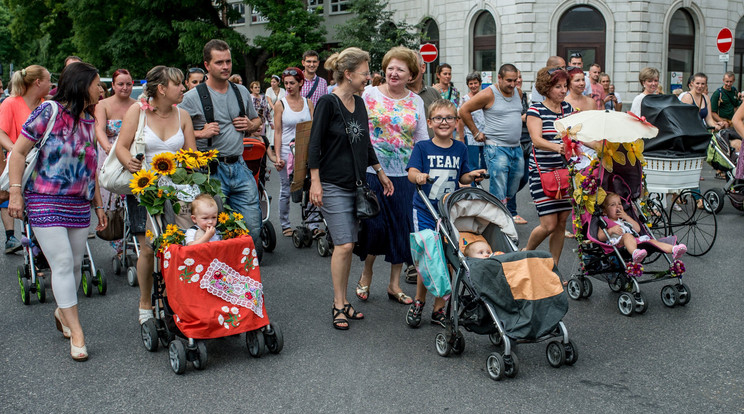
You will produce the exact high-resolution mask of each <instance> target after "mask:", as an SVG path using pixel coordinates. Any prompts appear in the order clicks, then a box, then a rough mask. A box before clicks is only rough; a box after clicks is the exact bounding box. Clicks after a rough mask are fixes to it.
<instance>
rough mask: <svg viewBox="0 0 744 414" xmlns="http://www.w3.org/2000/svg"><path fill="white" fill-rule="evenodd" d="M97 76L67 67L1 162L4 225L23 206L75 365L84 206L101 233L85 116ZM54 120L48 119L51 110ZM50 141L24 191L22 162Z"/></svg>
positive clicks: (89, 118)
mask: <svg viewBox="0 0 744 414" xmlns="http://www.w3.org/2000/svg"><path fill="white" fill-rule="evenodd" d="M99 82H100V78H99V77H98V71H97V70H96V68H94V67H93V66H91V65H89V64H87V63H81V62H78V63H72V64H70V65H68V66H67V67H65V69H64V70H63V71H62V74H61V75H60V79H59V87H58V88H57V93H56V94H55V95H54V97H53V98H52V100H51V101H47V102H45V103H43V104H41V105H39V107H38V108H36V110H34V112H33V113H32V114H31V116H30V117H29V118H28V121H26V123H25V124H24V126H23V129H22V130H21V135H20V136H19V137H18V141H16V144H15V146H14V147H13V152H12V153H11V156H10V161H9V164H10V165H9V169H8V171H9V174H8V175H9V181H10V204H9V206H8V212H9V213H10V215H11V217H14V218H18V219H21V218H23V210H24V198H25V208H26V212H27V216H28V221H29V224H31V228H32V229H33V231H34V234H35V235H36V239H37V241H38V242H39V245H40V246H41V250H42V251H43V252H44V256H45V257H46V259H47V261H48V262H49V265H50V267H51V269H52V290H53V292H54V299H55V300H56V301H57V306H58V308H57V309H56V310H55V311H54V318H55V322H56V324H57V329H59V331H60V332H62V334H63V335H64V336H65V337H66V338H70V354H71V356H72V358H73V359H74V360H76V361H85V360H86V359H88V351H87V349H86V347H85V337H84V335H83V328H82V327H81V326H80V320H79V318H78V307H77V289H78V286H79V285H80V279H81V265H82V261H83V253H84V252H85V242H86V239H87V238H88V226H89V225H90V209H91V205H93V206H95V211H96V216H98V226H97V227H96V230H103V229H104V228H105V227H106V224H107V223H106V215H105V214H104V212H103V207H102V206H101V204H102V203H101V194H100V193H99V191H98V185H97V183H96V165H97V154H96V136H95V131H94V125H95V118H94V117H93V109H94V107H95V105H96V103H98V98H99V96H100V94H101V92H102V91H101V89H100V87H99V86H98V84H99ZM53 105H54V106H56V107H57V115H56V116H55V117H52V106H53ZM50 122H52V123H54V126H53V127H52V130H51V133H50V135H49V137H48V138H47V140H46V142H45V143H44V145H43V146H42V147H41V148H40V149H39V157H38V162H37V164H36V170H35V171H34V172H33V173H32V174H31V177H30V178H29V180H28V183H26V189H25V193H21V190H22V189H23V185H22V183H21V177H22V175H23V169H24V164H25V162H24V161H25V158H26V154H28V152H29V151H30V150H31V148H32V147H34V146H35V145H38V144H39V143H40V141H41V140H42V138H43V137H44V132H45V131H46V129H47V125H48V124H49V123H50Z"/></svg>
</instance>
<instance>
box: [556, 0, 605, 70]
mask: <svg viewBox="0 0 744 414" xmlns="http://www.w3.org/2000/svg"><path fill="white" fill-rule="evenodd" d="M606 26H607V25H606V23H605V19H604V17H603V16H602V14H601V13H600V12H599V11H597V9H595V8H594V7H589V6H576V7H572V8H570V9H568V10H567V11H566V12H565V13H563V16H561V19H560V20H559V21H558V56H562V57H563V58H564V59H566V63H568V61H569V60H570V59H569V56H570V55H572V54H574V53H581V56H582V57H583V59H582V60H583V62H584V70H589V67H590V66H591V65H592V63H599V65H600V66H601V67H602V69H603V70H604V69H605V68H606V67H605V39H606V37H607V36H606Z"/></svg>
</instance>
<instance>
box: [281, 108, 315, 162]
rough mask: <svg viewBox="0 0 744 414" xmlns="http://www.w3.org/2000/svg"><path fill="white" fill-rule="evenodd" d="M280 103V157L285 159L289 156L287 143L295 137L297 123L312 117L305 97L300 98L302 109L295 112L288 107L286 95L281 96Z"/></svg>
mask: <svg viewBox="0 0 744 414" xmlns="http://www.w3.org/2000/svg"><path fill="white" fill-rule="evenodd" d="M282 104H283V105H284V111H283V112H282V153H281V157H282V159H283V160H286V159H287V157H288V156H289V143H290V142H292V140H294V139H295V133H296V132H297V124H299V123H300V122H306V121H310V120H312V119H313V118H312V117H311V116H310V107H309V106H308V105H307V98H302V109H301V110H300V111H299V112H295V111H293V110H292V108H290V107H289V102H287V97H286V96H285V97H284V98H282Z"/></svg>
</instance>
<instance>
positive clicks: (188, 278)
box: [164, 257, 204, 283]
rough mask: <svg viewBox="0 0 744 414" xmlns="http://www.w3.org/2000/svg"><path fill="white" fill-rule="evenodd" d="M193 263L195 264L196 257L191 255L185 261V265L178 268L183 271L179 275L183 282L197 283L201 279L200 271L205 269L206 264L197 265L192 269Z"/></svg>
mask: <svg viewBox="0 0 744 414" xmlns="http://www.w3.org/2000/svg"><path fill="white" fill-rule="evenodd" d="M165 263H167V261H166V262H165ZM164 265H165V264H164ZM193 265H194V259H192V258H190V257H189V258H187V259H186V260H184V261H183V265H181V266H178V270H180V271H181V274H179V275H178V277H179V278H180V279H181V281H182V282H186V283H196V282H198V281H199V277H200V275H199V273H201V271H202V270H204V266H202V265H197V266H196V268H194V269H193V270H192V269H191V266H193ZM166 267H167V266H166Z"/></svg>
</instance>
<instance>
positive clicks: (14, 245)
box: [5, 236, 23, 254]
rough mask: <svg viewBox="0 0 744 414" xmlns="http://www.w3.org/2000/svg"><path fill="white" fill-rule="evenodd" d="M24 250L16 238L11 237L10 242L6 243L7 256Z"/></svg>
mask: <svg viewBox="0 0 744 414" xmlns="http://www.w3.org/2000/svg"><path fill="white" fill-rule="evenodd" d="M22 248H23V245H22V244H21V242H19V241H18V239H16V238H15V236H10V238H8V241H6V242H5V254H11V253H15V252H17V251H18V250H21V249H22Z"/></svg>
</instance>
